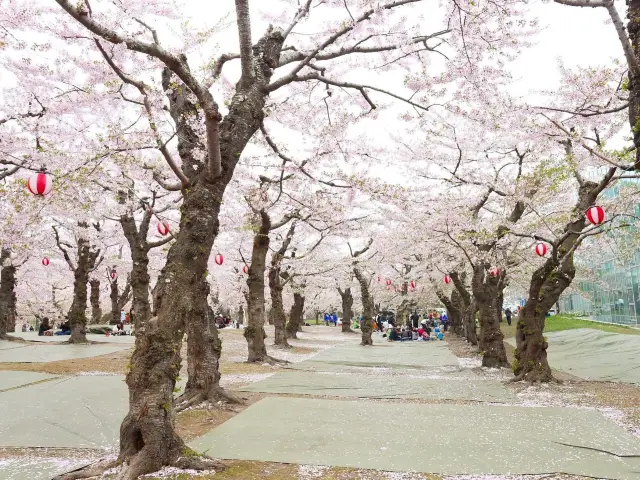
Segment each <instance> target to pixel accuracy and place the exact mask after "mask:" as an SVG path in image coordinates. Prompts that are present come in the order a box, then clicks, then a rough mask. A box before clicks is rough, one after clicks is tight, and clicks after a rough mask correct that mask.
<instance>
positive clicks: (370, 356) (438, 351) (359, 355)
mask: <svg viewBox="0 0 640 480" xmlns="http://www.w3.org/2000/svg"><path fill="white" fill-rule="evenodd" d="M321 364H325V365H326V364H334V365H342V366H354V367H392V368H431V367H444V366H456V367H457V366H458V365H459V362H458V358H457V357H456V356H455V355H454V354H453V353H451V350H449V347H448V344H447V342H441V341H440V342H438V341H436V342H394V343H388V342H387V343H386V344H378V345H373V346H370V347H363V346H360V345H340V346H337V347H333V348H329V349H327V350H324V351H322V352H320V353H319V354H317V355H316V356H314V357H313V358H312V359H310V360H305V361H304V362H299V363H296V364H294V365H292V366H291V367H292V368H295V369H300V370H306V369H309V370H313V369H316V370H321V369H322V365H321Z"/></svg>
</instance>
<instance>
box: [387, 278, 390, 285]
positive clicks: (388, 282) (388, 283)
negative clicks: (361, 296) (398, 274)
mask: <svg viewBox="0 0 640 480" xmlns="http://www.w3.org/2000/svg"><path fill="white" fill-rule="evenodd" d="M390 286H391V280H389V279H388V278H387V287H390Z"/></svg>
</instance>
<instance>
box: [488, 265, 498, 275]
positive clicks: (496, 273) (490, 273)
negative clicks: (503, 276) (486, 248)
mask: <svg viewBox="0 0 640 480" xmlns="http://www.w3.org/2000/svg"><path fill="white" fill-rule="evenodd" d="M489 275H491V276H492V277H497V276H499V275H500V269H499V268H498V267H493V268H491V269H489Z"/></svg>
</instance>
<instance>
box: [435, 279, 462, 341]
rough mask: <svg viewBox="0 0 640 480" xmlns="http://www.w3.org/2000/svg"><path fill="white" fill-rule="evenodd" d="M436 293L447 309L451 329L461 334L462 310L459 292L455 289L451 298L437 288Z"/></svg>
mask: <svg viewBox="0 0 640 480" xmlns="http://www.w3.org/2000/svg"><path fill="white" fill-rule="evenodd" d="M436 295H437V296H438V298H439V299H440V301H441V302H442V304H443V305H444V306H445V308H446V309H447V315H448V317H449V327H450V328H451V331H452V332H453V333H455V334H456V335H460V334H461V333H462V312H461V311H460V303H459V294H458V293H457V291H456V290H455V289H454V290H453V293H452V294H451V298H448V297H447V296H446V295H445V294H444V293H443V292H441V291H440V290H437V289H436ZM454 298H455V301H454Z"/></svg>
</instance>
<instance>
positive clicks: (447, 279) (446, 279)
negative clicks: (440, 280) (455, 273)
mask: <svg viewBox="0 0 640 480" xmlns="http://www.w3.org/2000/svg"><path fill="white" fill-rule="evenodd" d="M444 283H446V284H447V285H449V284H450V283H451V277H450V276H449V275H445V276H444Z"/></svg>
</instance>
